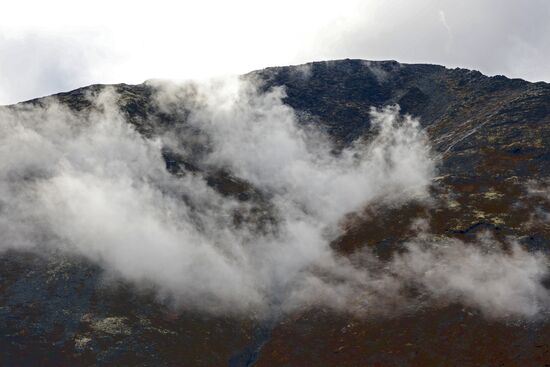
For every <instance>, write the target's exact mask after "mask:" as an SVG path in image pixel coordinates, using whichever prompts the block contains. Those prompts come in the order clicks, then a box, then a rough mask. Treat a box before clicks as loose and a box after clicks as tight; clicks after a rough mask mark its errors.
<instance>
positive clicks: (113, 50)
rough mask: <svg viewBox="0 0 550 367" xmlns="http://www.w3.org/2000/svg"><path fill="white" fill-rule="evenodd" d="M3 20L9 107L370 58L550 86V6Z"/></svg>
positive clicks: (453, 4)
mask: <svg viewBox="0 0 550 367" xmlns="http://www.w3.org/2000/svg"><path fill="white" fill-rule="evenodd" d="M2 8H3V10H2V13H1V14H0V104H6V103H13V102H17V101H21V100H25V99H29V98H33V97H38V96H42V95H47V94H51V93H55V92H60V91H64V90H69V89H73V88H77V87H80V86H83V85H87V84H91V83H114V82H127V83H140V82H142V81H144V80H145V79H150V78H171V79H188V78H205V77H209V76H218V75H223V74H235V73H244V72H247V71H250V70H253V69H258V68H263V67H266V66H274V65H287V64H297V63H303V62H308V61H314V60H325V59H341V58H347V57H349V58H363V59H374V60H379V59H395V60H397V61H401V62H424V63H437V64H443V65H446V66H449V67H455V66H460V67H466V68H473V69H477V70H480V71H482V72H483V73H486V74H490V75H494V74H504V75H507V76H510V77H521V78H524V79H527V80H532V81H538V80H544V81H550V63H549V62H548V60H549V59H550V22H549V20H550V2H549V1H544V0H529V1H513V0H484V1H479V0H477V1H474V0H465V1H451V0H394V1H387V0H364V1H359V0H340V1H319V0H317V1H310V0H304V1H297V0H294V1H290V0H281V1H278V2H276V3H273V2H262V1H252V0H235V1H231V2H229V1H216V0H201V1H185V2H182V1H167V0H158V1H155V2H139V1H125V0H121V1H116V2H115V1H107V0H97V1H94V2H93V3H88V5H86V6H83V5H81V3H79V2H74V1H68V0H56V1H47V2H46V1H35V0H21V1H18V2H12V3H11V4H3V6H2Z"/></svg>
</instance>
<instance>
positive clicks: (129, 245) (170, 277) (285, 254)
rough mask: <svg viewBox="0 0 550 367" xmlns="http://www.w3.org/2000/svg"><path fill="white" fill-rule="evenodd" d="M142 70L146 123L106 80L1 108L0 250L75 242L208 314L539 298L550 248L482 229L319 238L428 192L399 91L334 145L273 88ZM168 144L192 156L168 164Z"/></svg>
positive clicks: (425, 151)
mask: <svg viewBox="0 0 550 367" xmlns="http://www.w3.org/2000/svg"><path fill="white" fill-rule="evenodd" d="M151 87H152V88H154V90H155V94H154V103H155V105H156V107H157V108H158V110H159V111H161V112H163V113H165V114H167V115H170V116H175V122H174V124H173V126H172V127H168V128H166V129H165V131H163V133H162V134H156V135H154V136H153V137H144V136H143V135H141V134H140V133H138V132H137V131H136V130H135V127H134V126H133V125H132V124H131V123H129V122H128V121H127V118H126V115H125V114H124V113H123V112H121V110H120V108H119V107H118V105H117V101H118V98H119V96H118V95H117V94H116V93H115V92H114V90H111V89H105V90H104V91H103V92H101V93H100V94H97V95H90V96H89V98H90V100H91V101H93V106H94V107H93V108H91V109H89V110H85V111H81V112H75V111H72V110H70V109H68V108H67V107H66V106H64V105H62V104H60V103H58V102H57V101H56V100H55V98H49V99H46V100H45V102H44V103H42V104H41V105H33V104H20V105H16V106H13V107H9V108H2V109H1V110H0V155H1V156H2V159H1V160H0V231H1V233H2V237H1V239H0V248H1V249H3V250H7V249H21V250H31V251H37V252H40V251H42V250H43V249H55V250H57V251H63V252H67V253H69V254H74V255H78V256H83V257H84V258H86V259H88V260H91V261H93V262H96V263H97V264H99V265H100V266H101V267H103V268H104V269H105V271H107V272H109V273H110V274H112V275H115V276H118V277H121V278H122V279H124V280H125V281H128V282H130V283H132V284H134V285H136V286H137V287H144V288H147V289H154V290H155V292H156V294H157V295H158V297H159V299H161V300H163V301H164V302H168V303H171V304H173V305H175V306H177V307H183V308H190V309H195V310H201V311H203V312H208V313H218V314H219V313H223V314H233V315H236V316H240V315H245V314H250V313H254V314H256V315H260V316H262V315H263V316H266V315H272V314H273V313H280V312H293V311H296V310H299V309H302V308H306V307H328V308H331V309H334V310H336V311H341V312H351V313H354V314H358V315H361V314H369V313H377V312H380V313H387V312H393V311H396V312H398V311H399V310H400V309H403V307H405V305H408V306H407V307H410V305H411V304H412V305H419V304H420V303H419V302H418V303H414V302H411V300H410V299H409V296H407V289H409V288H410V287H415V288H416V289H418V290H420V292H422V293H423V294H425V295H426V296H427V298H428V299H433V300H438V301H441V300H443V301H446V302H459V303H463V304H465V305H467V306H470V307H474V308H478V309H479V310H481V311H482V312H483V313H484V314H486V315H488V316H494V317H501V316H509V315H511V316H524V317H534V316H538V315H541V314H542V313H544V311H545V310H546V309H547V306H548V292H547V291H546V289H545V288H544V287H543V286H542V285H541V281H542V280H543V279H544V278H545V277H546V276H547V269H548V263H547V258H546V257H545V256H543V255H542V254H539V253H529V252H526V251H525V250H523V249H522V248H521V247H520V246H519V245H515V244H513V243H512V244H511V250H510V251H504V250H503V249H502V246H501V244H499V243H497V242H496V241H495V240H493V239H490V238H480V239H479V241H478V242H479V244H478V245H477V246H474V245H471V244H469V245H468V244H464V243H462V242H460V241H458V240H455V239H448V238H435V237H434V236H431V235H429V233H428V232H429V229H424V230H422V231H421V233H420V234H419V236H418V238H417V239H415V240H414V241H411V242H410V243H408V244H406V249H407V250H406V251H405V252H403V253H401V254H396V255H395V256H394V257H393V258H392V259H391V260H389V261H381V260H378V259H377V258H376V257H375V256H374V255H373V254H371V253H369V252H368V250H365V251H363V252H361V253H359V254H356V255H355V256H352V257H349V258H348V257H345V256H342V255H340V254H338V253H337V252H336V251H335V250H333V249H332V248H331V246H330V244H331V242H332V241H334V240H335V239H336V238H338V236H340V235H341V234H342V221H343V220H345V216H346V214H350V213H353V212H358V211H361V210H362V209H364V208H366V207H368V206H369V205H371V204H374V203H376V205H388V206H394V207H395V206H399V205H403V204H405V203H407V202H409V201H411V200H415V201H426V202H427V201H429V200H430V197H429V187H430V185H431V184H432V179H433V177H434V176H435V173H436V165H437V162H436V160H435V158H434V157H435V155H433V154H432V151H431V147H430V142H429V138H428V136H427V135H426V134H425V132H424V131H423V130H422V129H421V127H420V124H419V122H418V120H416V119H414V118H412V117H410V116H402V115H401V114H400V112H399V108H398V107H396V106H390V107H386V108H382V109H373V110H372V112H371V124H372V136H371V137H370V138H368V139H367V138H364V139H359V140H357V141H355V142H354V143H353V144H351V145H349V146H347V147H344V148H340V147H335V146H334V144H333V142H332V141H331V139H330V138H329V137H328V136H327V135H326V134H325V133H324V132H323V131H322V130H320V129H319V128H318V127H317V126H315V125H314V124H307V123H304V122H299V121H298V118H297V115H296V113H295V111H294V110H293V109H292V108H290V107H289V106H287V105H285V104H284V103H283V98H284V89H282V88H275V89H272V90H269V91H266V92H260V91H259V89H258V87H257V85H256V83H254V82H251V81H244V80H239V81H235V80H232V81H227V80H226V81H215V82H210V83H203V84H194V83H187V84H183V85H181V84H172V83H167V82H154V83H151ZM166 149H169V150H170V151H171V152H174V153H175V154H177V156H178V157H180V158H181V159H182V160H184V161H186V162H187V163H189V164H192V165H193V166H194V167H196V169H186V168H182V171H181V172H180V174H172V173H170V172H169V171H168V170H167V169H166V162H165V157H164V156H163V152H165V151H166ZM222 171H223V172H226V173H229V177H232V178H234V179H235V180H239V181H240V182H242V183H244V184H246V185H249V186H250V187H251V190H253V191H254V192H255V193H257V197H256V198H255V199H251V200H241V199H240V198H238V197H237V196H234V195H227V194H224V193H220V192H219V190H216V189H215V188H214V187H213V185H211V184H209V181H208V177H207V172H222ZM238 218H240V219H238ZM262 218H263V219H262ZM265 218H268V219H267V220H266V219H265ZM258 222H263V224H262V225H259V224H258ZM423 302H425V301H423Z"/></svg>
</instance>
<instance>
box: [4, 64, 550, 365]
mask: <svg viewBox="0 0 550 367" xmlns="http://www.w3.org/2000/svg"><path fill="white" fill-rule="evenodd" d="M246 77H249V78H255V79H258V80H261V81H262V82H263V88H265V89H269V88H271V87H274V86H284V87H285V89H286V94H287V97H286V98H285V103H287V104H288V105H290V106H291V107H293V108H294V109H295V110H296V111H297V113H298V116H302V117H303V119H304V121H305V120H306V119H307V120H308V121H315V122H316V123H317V124H319V125H320V126H322V127H323V128H324V129H325V130H326V131H327V132H328V133H329V134H330V135H331V137H332V138H333V139H334V140H335V141H336V142H337V144H339V145H341V146H344V145H346V144H349V143H350V142H352V141H353V140H355V139H357V138H359V137H362V136H364V135H365V134H368V133H369V132H368V129H369V127H370V122H369V118H370V117H369V110H370V108H371V107H379V106H385V105H391V104H399V105H400V106H401V111H402V112H404V113H408V114H411V115H413V116H417V117H419V118H420V121H421V123H422V126H423V127H424V128H425V129H426V130H427V132H428V133H429V136H430V138H431V140H432V142H433V145H434V149H435V150H436V152H437V154H439V155H440V156H441V165H440V167H439V175H440V176H439V177H438V180H437V182H436V183H435V184H434V187H433V191H434V197H436V198H437V200H439V201H440V204H441V205H438V206H435V207H422V206H417V205H415V204H411V205H408V206H405V207H403V208H399V209H388V210H387V213H385V215H378V216H376V217H373V216H365V217H364V218H362V219H361V218H359V219H357V220H354V221H352V222H351V223H350V225H349V228H348V229H347V232H346V233H345V234H344V235H343V236H342V237H341V238H340V239H338V240H337V241H335V242H334V243H333V246H334V248H336V249H338V250H339V251H341V252H342V253H343V254H349V253H353V252H354V251H356V250H357V249H358V248H361V247H362V246H372V247H373V248H374V249H375V251H380V253H381V254H382V253H383V252H384V251H387V249H388V248H391V247H392V246H394V245H395V244H399V243H400V242H403V241H405V240H406V239H407V236H409V234H407V233H406V231H403V228H406V227H407V226H408V225H410V224H411V221H412V220H413V219H414V218H415V217H417V216H418V215H419V214H423V215H424V216H426V217H427V218H430V226H431V228H432V231H433V232H434V233H435V234H437V235H445V236H450V237H456V238H460V239H463V240H465V241H468V240H469V239H471V238H472V237H473V236H475V234H476V233H479V231H481V230H488V231H490V232H492V233H493V234H494V236H495V237H497V238H501V239H503V238H506V237H507V236H515V237H517V238H520V239H521V241H523V243H524V244H525V246H526V247H527V248H532V249H539V250H540V249H542V250H545V251H546V250H547V249H548V245H549V241H550V223H548V222H544V221H540V222H536V223H531V224H529V225H526V223H527V222H528V219H529V218H530V217H531V216H532V214H533V213H537V212H541V211H542V212H546V213H547V212H550V207H549V205H550V204H549V203H547V202H543V201H541V200H539V199H538V198H536V197H533V196H530V195H528V193H527V188H526V185H525V183H526V182H527V181H529V180H533V179H534V180H539V181H542V180H544V179H545V178H546V177H547V176H549V175H550V144H549V142H550V84H546V83H528V82H526V81H523V80H517V79H515V80H514V79H507V78H505V77H502V76H496V77H487V76H484V75H482V74H480V73H479V72H476V71H470V70H464V69H453V70H450V69H446V68H444V67H442V66H437V65H408V64H400V63H397V62H395V61H380V62H372V61H364V60H341V61H329V62H316V63H311V64H307V65H305V66H288V67H277V68H268V69H264V70H260V71H255V72H252V73H250V74H247V75H246ZM114 87H115V90H116V91H117V92H118V93H119V94H120V96H121V99H120V106H121V109H122V110H123V111H124V112H125V113H126V115H127V116H128V119H129V121H130V122H131V123H132V124H134V125H135V126H136V129H137V130H138V131H139V132H140V133H142V134H143V135H144V136H146V137H150V136H153V135H155V134H157V133H159V132H161V131H163V127H164V126H169V125H170V124H172V123H173V117H172V116H167V115H163V114H161V113H160V112H159V111H158V110H156V109H155V107H154V104H153V103H152V101H151V96H152V92H153V91H152V89H151V88H152V87H151V86H149V85H147V84H143V85H124V84H120V85H116V86H114ZM101 88H103V86H100V85H94V86H90V87H86V88H81V89H78V90H75V91H72V92H68V93H61V94H59V95H57V98H58V99H59V100H60V101H61V102H62V103H64V104H66V105H68V106H69V107H70V108H72V109H75V110H83V109H86V108H89V107H90V105H89V102H87V100H86V93H89V92H93V91H97V90H100V89H101ZM26 103H33V104H40V103H42V101H41V100H33V101H29V102H26ZM163 156H164V158H165V161H166V168H167V170H168V171H169V172H171V173H173V174H179V173H181V171H182V170H183V169H185V170H190V171H193V170H197V169H199V168H197V167H196V166H194V165H193V162H186V161H183V160H182V159H181V157H178V156H177V155H176V154H174V153H172V152H170V151H166V152H163ZM208 182H209V184H210V185H211V186H212V187H214V188H215V189H217V190H219V191H220V192H221V193H222V194H224V195H232V196H235V197H238V198H239V200H251V201H253V202H257V203H259V204H258V205H263V204H262V203H263V198H262V197H261V194H260V193H258V192H256V191H255V190H254V188H253V187H250V185H248V184H247V183H246V182H241V181H239V180H238V179H236V178H234V177H232V176H231V175H230V174H229V173H227V172H211V173H208ZM451 198H452V199H451ZM270 220H272V219H271V218H269V216H264V217H262V218H260V219H258V221H259V222H262V221H264V222H269V221H270ZM0 262H1V266H0V330H2V337H1V338H0V363H1V364H2V365H7V366H34V365H42V366H47V365H51V366H62V365H67V366H68V365H166V366H178V365H192V366H221V365H232V366H236V365H251V364H252V363H254V366H271V365H273V366H282V365H285V366H304V365H319V366H357V365H380V366H403V365H417V366H428V365H434V366H441V365H451V364H452V365H460V366H468V365H472V366H474V365H476V366H477V365H522V366H540V365H544V363H550V323H548V322H546V321H536V322H525V323H505V322H498V321H488V320H486V319H485V318H483V317H482V316H481V315H479V314H478V313H476V312H475V311H473V310H468V309H465V308H464V307H461V306H460V305H448V306H445V307H441V308H433V309H426V310H423V311H422V312H420V313H418V314H413V315H403V316H399V317H395V318H392V319H384V320H369V319H367V320H355V319H353V320H350V319H349V318H345V317H343V316H342V315H336V314H333V313H331V312H328V311H326V310H309V311H304V312H302V313H300V314H295V315H291V316H288V317H286V318H284V319H282V320H279V321H277V322H276V323H275V324H274V325H271V324H270V325H268V329H269V330H268V331H266V325H265V324H261V323H258V322H256V321H255V320H252V319H251V320H243V319H240V320H235V319H230V318H227V319H226V318H215V317H206V316H203V315H199V314H194V313H189V312H184V313H178V314H175V313H173V312H172V311H170V310H169V309H168V308H166V307H164V306H162V305H161V304H159V303H158V302H156V301H155V299H154V297H153V296H152V295H150V294H137V293H136V292H135V291H134V290H133V289H132V288H131V287H130V286H128V285H124V284H121V285H120V286H119V287H112V286H110V287H106V286H105V285H103V283H102V281H101V272H100V270H99V269H97V267H95V266H94V265H92V264H87V263H85V262H82V260H79V259H74V258H69V257H66V256H62V255H60V254H45V255H44V256H43V257H38V256H37V255H33V254H25V253H13V252H10V253H4V254H2V257H1V259H0Z"/></svg>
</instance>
